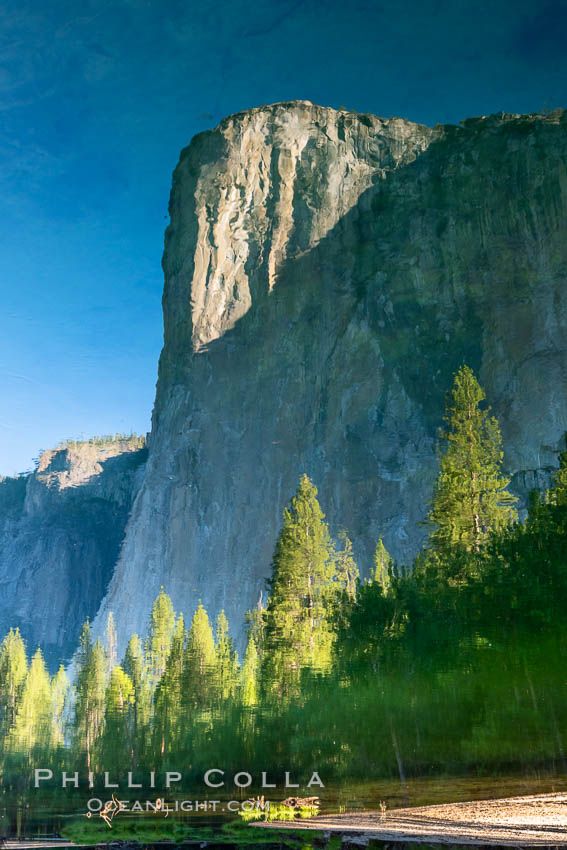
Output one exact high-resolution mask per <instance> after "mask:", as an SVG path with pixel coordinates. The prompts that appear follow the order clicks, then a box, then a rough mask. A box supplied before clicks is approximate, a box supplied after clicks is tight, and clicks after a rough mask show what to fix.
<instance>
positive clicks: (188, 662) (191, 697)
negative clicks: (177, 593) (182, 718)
mask: <svg viewBox="0 0 567 850" xmlns="http://www.w3.org/2000/svg"><path fill="white" fill-rule="evenodd" d="M216 663H217V657H216V649H215V641H214V638H213V630H212V628H211V624H210V621H209V617H208V614H207V612H206V611H205V609H204V608H203V605H202V603H201V602H199V606H198V608H197V610H196V611H195V613H194V615H193V620H192V621H191V627H190V629H189V635H188V638H187V648H186V650H185V663H184V670H183V697H184V701H185V703H186V704H187V705H188V706H190V707H194V708H199V707H203V706H205V705H206V704H208V703H209V701H210V699H211V696H212V693H213V691H214V680H215V675H216Z"/></svg>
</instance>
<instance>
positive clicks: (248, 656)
mask: <svg viewBox="0 0 567 850" xmlns="http://www.w3.org/2000/svg"><path fill="white" fill-rule="evenodd" d="M258 662H259V659H258V651H257V649H256V644H255V643H254V638H253V637H249V638H248V644H247V646H246V652H245V653H244V663H243V665H242V673H241V681H242V704H243V705H244V706H246V707H247V708H250V707H251V706H254V705H256V703H257V702H258V674H259V663H258Z"/></svg>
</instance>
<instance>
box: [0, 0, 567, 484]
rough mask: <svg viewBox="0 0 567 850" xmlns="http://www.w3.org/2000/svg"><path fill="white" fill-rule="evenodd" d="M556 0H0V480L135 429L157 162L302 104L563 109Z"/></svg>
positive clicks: (153, 349)
mask: <svg viewBox="0 0 567 850" xmlns="http://www.w3.org/2000/svg"><path fill="white" fill-rule="evenodd" d="M566 43H567V0H551V2H547V3H546V2H545V0H544V2H541V0H514V2H508V0H506V2H505V1H504V0H492V2H486V0H476V1H475V2H469V0H461V2H459V0H452V1H451V2H447V0H396V2H392V0H389V2H387V3H386V2H381V0H378V2H371V0H349V2H344V1H343V2H338V0H327V1H326V2H322V0H289V2H288V0H271V2H268V0H258V2H255V3H252V2H242V0H231V2H228V0H220V2H211V3H207V2H204V3H203V2H198V3H197V2H193V0H184V2H182V0H159V2H158V0H80V2H77V0H60V2H49V0H47V1H46V0H4V2H3V4H2V10H1V11H0V157H1V164H2V167H1V168H0V181H1V186H0V218H1V233H2V237H1V239H0V322H1V324H0V393H1V395H0V398H1V404H0V473H3V474H12V473H14V472H20V471H22V470H25V469H29V468H30V467H31V466H32V465H33V460H32V459H33V458H35V457H37V455H38V452H39V451H40V450H41V449H45V448H50V447H52V446H53V445H55V444H56V443H57V442H58V441H59V440H61V439H65V438H69V437H71V438H81V437H88V436H91V435H94V434H101V433H109V432H115V431H130V430H135V431H138V432H144V431H146V430H147V429H148V428H149V422H150V415H151V409H152V404H153V397H154V389H155V380H156V375H157V360H158V356H159V352H160V349H161V343H162V321H161V303H160V301H161V291H162V273H161V266H160V262H161V252H162V247H163V231H164V228H165V226H166V224H167V220H168V219H167V201H168V195H169V187H170V180H171V172H172V171H173V168H174V167H175V164H176V162H177V159H178V156H179V151H180V150H181V148H182V147H184V146H185V145H186V144H187V143H188V142H189V140H190V138H191V136H192V135H194V134H195V133H196V132H199V131H201V130H204V129H206V128H208V127H212V126H214V125H215V124H217V123H218V121H220V120H221V119H222V118H223V117H224V116H225V115H227V114H230V113H231V112H236V111H239V110H241V109H245V108H247V107H252V106H257V105H260V104H263V103H273V102H275V101H279V100H289V99H293V98H304V99H307V100H312V101H314V102H316V103H321V104H324V105H329V106H335V107H338V106H339V105H344V106H346V107H347V108H350V109H357V110H360V111H362V112H374V113H376V114H378V115H383V116H389V115H399V116H402V117H405V118H409V119H411V120H415V121H421V122H424V123H427V124H434V123H436V122H448V123H458V122H459V121H460V120H461V119H463V118H466V117H468V116H471V115H479V114H487V113H491V112H497V111H500V110H504V111H508V112H528V111H536V110H540V109H542V108H544V107H549V106H551V107H553V106H557V105H560V106H565V105H566V100H567V97H566V89H567V74H566V65H567V52H566V51H565V44H566Z"/></svg>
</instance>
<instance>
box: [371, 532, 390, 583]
mask: <svg viewBox="0 0 567 850" xmlns="http://www.w3.org/2000/svg"><path fill="white" fill-rule="evenodd" d="M393 569H394V559H393V558H392V556H391V555H390V553H389V552H388V550H387V549H386V547H385V546H384V541H383V540H382V538H380V540H379V541H378V543H377V544H376V551H375V552H374V569H373V571H372V573H371V576H370V579H371V581H372V582H375V583H376V584H379V585H380V587H381V588H382V594H383V596H387V595H388V592H389V590H390V588H391V586H392V572H393Z"/></svg>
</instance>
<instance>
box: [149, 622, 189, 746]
mask: <svg viewBox="0 0 567 850" xmlns="http://www.w3.org/2000/svg"><path fill="white" fill-rule="evenodd" d="M184 648H185V621H184V619H183V614H179V616H178V617H177V621H176V623H175V631H174V634H173V638H172V641H171V649H170V651H169V656H168V659H167V664H166V667H165V673H164V674H163V676H162V678H161V679H160V681H159V683H158V686H157V688H156V692H155V698H154V740H155V741H157V745H158V747H159V751H160V753H161V755H162V756H163V755H164V754H165V753H166V752H171V751H172V748H173V745H174V743H175V739H176V736H177V735H178V734H179V732H180V729H181V689H182V678H183V655H184Z"/></svg>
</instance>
